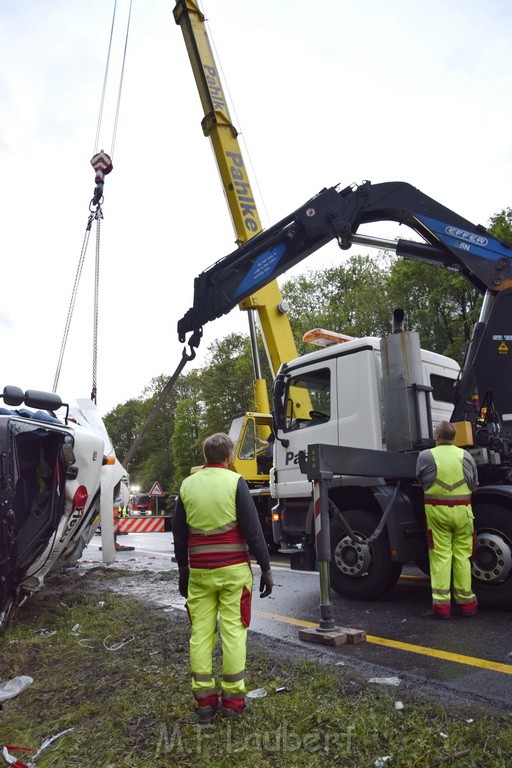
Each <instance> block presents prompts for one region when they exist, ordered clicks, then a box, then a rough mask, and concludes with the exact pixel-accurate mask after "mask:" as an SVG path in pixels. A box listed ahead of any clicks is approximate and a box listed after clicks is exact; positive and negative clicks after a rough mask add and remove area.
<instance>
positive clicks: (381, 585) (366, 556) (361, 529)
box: [331, 509, 402, 600]
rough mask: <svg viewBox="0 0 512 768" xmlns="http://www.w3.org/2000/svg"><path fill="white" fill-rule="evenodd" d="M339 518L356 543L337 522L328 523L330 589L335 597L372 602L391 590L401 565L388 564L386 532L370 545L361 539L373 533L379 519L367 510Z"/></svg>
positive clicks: (389, 555) (335, 520)
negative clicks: (344, 520) (356, 539)
mask: <svg viewBox="0 0 512 768" xmlns="http://www.w3.org/2000/svg"><path fill="white" fill-rule="evenodd" d="M343 517H344V518H345V519H346V521H347V523H348V524H349V525H350V527H351V528H352V530H353V531H354V533H355V534H356V536H357V537H358V538H359V542H358V541H356V542H352V541H351V540H350V537H349V536H347V534H346V533H345V531H344V530H343V527H342V524H341V522H340V521H339V520H337V519H336V518H334V519H333V520H331V555H332V560H331V586H332V588H333V589H334V591H335V592H337V593H338V595H342V596H343V597H348V598H356V599H358V600H374V599H375V598H376V597H380V595H383V594H384V593H385V592H388V591H389V590H390V589H392V587H394V586H395V584H396V582H397V581H398V578H399V576H400V574H401V572H402V563H394V562H393V561H392V560H391V552H390V547H389V538H388V534H387V531H386V529H384V530H383V531H382V533H381V534H380V536H379V537H378V538H377V539H375V541H373V542H372V543H371V544H370V545H365V544H364V539H365V538H366V537H369V536H371V534H372V533H373V532H374V531H375V529H376V527H377V525H378V523H379V516H378V515H377V514H375V513H374V512H370V511H368V510H367V509H349V510H347V511H346V512H343Z"/></svg>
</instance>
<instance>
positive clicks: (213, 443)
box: [203, 432, 234, 464]
mask: <svg viewBox="0 0 512 768" xmlns="http://www.w3.org/2000/svg"><path fill="white" fill-rule="evenodd" d="M233 447H234V446H233V441H232V440H231V438H230V437H229V435H226V434H225V433H224V432H216V433H215V434H214V435H210V436H209V437H207V438H206V439H205V440H204V441H203V454H204V458H205V460H206V463H207V464H222V463H223V462H224V461H227V459H229V457H230V456H231V454H232V453H233Z"/></svg>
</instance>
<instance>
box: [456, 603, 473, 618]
mask: <svg viewBox="0 0 512 768" xmlns="http://www.w3.org/2000/svg"><path fill="white" fill-rule="evenodd" d="M457 610H458V611H459V612H460V614H461V615H462V616H463V617H464V618H465V619H469V618H470V617H471V616H474V615H475V613H478V602H477V601H476V600H473V602H472V603H461V604H460V605H458V606H457Z"/></svg>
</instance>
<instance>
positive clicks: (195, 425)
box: [172, 397, 203, 493]
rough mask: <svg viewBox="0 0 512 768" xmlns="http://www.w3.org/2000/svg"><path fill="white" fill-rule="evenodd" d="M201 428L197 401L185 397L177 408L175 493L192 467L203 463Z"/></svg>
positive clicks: (173, 438) (174, 437)
mask: <svg viewBox="0 0 512 768" xmlns="http://www.w3.org/2000/svg"><path fill="white" fill-rule="evenodd" d="M200 427H201V419H200V413H199V409H198V406H197V401H196V400H195V399H194V398H192V397H184V398H183V399H182V400H180V402H179V403H178V404H177V406H176V413H175V428H174V433H173V436H172V449H173V455H174V478H173V483H172V491H173V492H174V493H178V491H179V488H180V485H181V483H182V481H183V480H184V478H185V477H186V476H187V475H188V474H189V473H190V469H191V467H193V466H195V465H198V464H201V463H202V461H203V457H202V454H201V441H200V439H199V432H200Z"/></svg>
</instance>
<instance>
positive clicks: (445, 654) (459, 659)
mask: <svg viewBox="0 0 512 768" xmlns="http://www.w3.org/2000/svg"><path fill="white" fill-rule="evenodd" d="M253 613H254V614H255V615H257V616H261V617H263V618H265V619H272V620H273V621H281V622H284V623H285V624H294V625H295V626H297V627H317V626H318V623H315V622H312V621H303V620H302V619H294V618H292V617H291V616H281V615H280V614H279V613H268V612H267V611H260V610H258V609H253ZM366 642H367V643H373V644H374V645H384V646H386V647H388V648H396V649H397V650H400V651H408V652H409V653H418V654H420V655H422V656H432V657H434V658H436V659H444V660H445V661H453V662H455V663H456V664H466V665H467V666H470V667H480V668H481V669H490V670H492V671H493V672H502V673H503V674H505V675H512V666H511V665H509V664H501V663H500V662H498V661H489V660H487V659H478V658H476V657H475V656H464V655H462V654H460V653H451V652H450V651H441V650H439V649H437V648H428V647H427V646H424V645H413V644H412V643H402V642H401V641H400V640H389V639H388V638H386V637H376V636H375V635H366Z"/></svg>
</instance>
